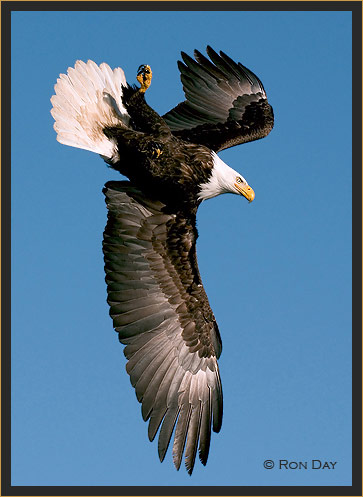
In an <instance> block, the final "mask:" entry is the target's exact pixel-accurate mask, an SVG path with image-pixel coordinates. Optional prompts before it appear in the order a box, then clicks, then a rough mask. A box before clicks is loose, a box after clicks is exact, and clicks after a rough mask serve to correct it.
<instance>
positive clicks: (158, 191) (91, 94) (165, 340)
mask: <svg viewBox="0 0 363 497" xmlns="http://www.w3.org/2000/svg"><path fill="white" fill-rule="evenodd" d="M181 55H182V59H183V62H181V61H179V62H178V66H179V70H180V73H181V81H182V83H183V89H184V93H185V101H184V102H182V103H179V104H178V105H177V106H176V107H174V108H173V109H172V110H170V111H169V112H167V113H166V114H165V115H164V116H162V117H161V116H160V115H159V114H157V113H156V112H155V111H154V110H153V109H152V108H151V107H150V106H148V104H147V103H146V100H145V92H146V90H147V88H148V87H149V85H150V82H151V78H152V72H151V68H150V66H148V65H141V66H140V67H139V69H138V71H137V80H138V82H139V83H140V87H137V86H135V85H129V84H128V83H127V82H126V79H125V75H124V73H123V71H122V69H120V68H116V69H114V70H111V69H110V67H109V66H108V65H107V64H105V63H103V64H101V65H100V66H98V65H97V64H95V63H94V62H93V61H90V60H89V61H88V62H87V63H84V62H82V61H77V62H76V64H75V67H74V68H69V69H68V73H67V74H66V75H65V74H61V75H60V77H59V79H58V80H57V84H56V85H55V93H56V94H55V95H54V96H53V97H52V99H51V102H52V104H53V108H52V110H51V113H52V115H53V117H54V119H55V124H54V128H55V130H56V132H57V139H58V141H59V142H60V143H63V144H66V145H70V146H73V147H79V148H83V149H86V150H90V151H92V152H95V153H97V154H100V155H101V156H102V158H103V159H104V160H105V161H106V162H107V163H108V164H109V165H110V166H111V167H112V168H113V169H116V170H117V171H119V172H120V173H122V174H123V175H124V176H126V177H127V178H129V181H109V182H107V183H106V185H105V187H104V190H103V192H104V194H105V198H106V204H107V208H108V220H107V225H106V228H105V231H104V240H103V252H104V261H105V272H106V284H107V292H108V299H107V301H108V304H109V305H110V315H111V317H112V319H113V325H114V328H115V330H116V331H117V332H118V334H119V340H120V342H121V343H122V344H124V345H125V346H126V347H125V349H124V353H125V356H126V358H127V360H128V362H127V366H126V370H127V372H128V374H129V375H130V380H131V383H132V385H133V387H134V388H135V391H136V396H137V399H138V401H139V402H141V404H142V417H143V419H144V420H145V421H147V420H149V426H148V435H149V439H150V441H152V440H153V439H154V438H155V436H156V434H157V432H158V431H159V440H158V452H159V458H160V461H163V460H164V457H165V454H166V451H167V449H168V446H169V442H170V439H171V437H172V434H173V431H174V442H173V449H172V455H173V461H174V464H175V466H176V468H177V469H179V467H180V464H181V460H182V457H183V453H184V452H185V465H186V469H187V471H188V472H189V474H191V473H192V471H193V468H194V463H195V459H196V454H197V451H198V449H199V458H200V460H201V462H202V463H203V464H204V465H205V464H206V462H207V458H208V453H209V446H210V438H211V430H212V428H213V431H215V432H219V430H220V428H221V424H222V411H223V400H222V385H221V379H220V375H219V368H218V362H217V359H218V358H219V356H220V354H221V350H222V343H221V337H220V334H219V331H218V326H217V323H216V320H215V318H214V315H213V312H212V310H211V308H210V305H209V302H208V298H207V295H206V293H205V291H204V288H203V285H202V281H201V277H200V274H199V270H198V264H197V255H196V240H197V236H198V233H197V229H196V213H197V209H198V206H199V205H200V203H201V202H202V201H203V200H206V199H209V198H212V197H215V196H217V195H219V194H222V193H228V192H229V193H235V194H237V195H242V196H244V197H245V198H246V199H247V200H248V201H252V200H253V199H254V192H253V190H252V188H251V187H250V186H249V185H248V183H247V181H246V180H245V178H244V177H243V176H242V175H241V174H240V173H238V172H236V171H235V170H233V169H232V168H231V167H229V166H228V165H227V164H225V163H224V162H223V161H222V160H221V159H220V158H219V157H218V155H217V152H219V151H220V150H223V149H226V148H228V147H232V146H235V145H238V144H240V143H245V142H248V141H252V140H257V139H259V138H263V137H264V136H266V135H267V134H268V133H269V132H270V131H271V129H272V127H273V111H272V108H271V106H270V105H269V103H268V102H267V97H266V93H265V90H264V87H263V85H262V83H261V81H260V80H259V79H258V77H257V76H255V74H253V73H252V72H251V71H250V70H249V69H247V68H246V67H244V66H243V65H242V64H241V63H236V62H234V61H233V60H232V59H231V58H230V57H228V56H227V55H226V54H225V53H223V52H220V54H217V53H216V52H215V51H214V50H213V49H212V48H211V47H209V46H208V47H207V55H208V56H209V58H207V57H206V56H204V55H202V54H201V53H200V52H199V51H197V50H195V51H194V59H193V58H192V57H190V56H188V55H187V54H185V53H183V52H182V54H181Z"/></svg>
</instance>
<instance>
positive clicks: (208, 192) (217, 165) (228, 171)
mask: <svg viewBox="0 0 363 497" xmlns="http://www.w3.org/2000/svg"><path fill="white" fill-rule="evenodd" d="M212 160H213V168H212V174H211V176H210V178H209V179H208V181H207V182H206V183H203V184H201V185H200V191H199V194H198V200H207V199H208V198H213V197H216V196H217V195H221V194H222V193H236V192H235V190H234V189H233V188H232V186H231V185H232V184H233V180H234V179H235V178H236V177H237V176H239V174H238V173H237V171H235V170H234V169H232V168H231V167H229V166H228V165H227V164H226V163H225V162H223V161H222V159H220V158H219V157H218V155H217V154H216V153H215V152H212Z"/></svg>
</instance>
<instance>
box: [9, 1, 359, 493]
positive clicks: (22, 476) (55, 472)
mask: <svg viewBox="0 0 363 497" xmlns="http://www.w3.org/2000/svg"><path fill="white" fill-rule="evenodd" d="M12 37H13V38H12V105H13V115H12V367H13V369H12V395H13V404H12V454H13V456H12V483H13V485H350V484H351V14H350V13H349V12H238V11H236V12H96V13H92V12H73V13H72V12H66V13H62V12H52V13H51V12H34V13H31V12H17V13H13V14H12ZM207 44H210V45H211V46H212V47H214V48H215V49H216V50H220V49H222V50H224V51H225V52H227V53H228V54H229V55H230V56H231V57H232V58H234V59H235V60H237V61H241V62H242V63H243V64H245V65H246V66H247V67H249V68H250V69H252V70H253V71H254V72H256V74H257V75H258V76H259V77H260V78H261V80H262V81H263V83H264V86H265V88H266V91H267V94H268V97H269V100H270V102H271V104H272V105H273V107H274V111H275V118H276V124H275V128H274V130H273V131H272V132H271V134H270V135H269V136H268V137H267V138H265V139H263V140H260V141H256V142H253V143H250V144H246V145H243V146H240V147H235V148H233V149H230V150H227V151H224V152H223V153H221V157H222V159H223V160H224V161H225V162H227V163H228V164H229V165H231V167H233V168H234V169H237V170H238V171H240V172H241V173H242V174H243V176H244V177H245V178H246V179H247V180H248V182H249V183H250V184H251V186H252V187H253V188H254V190H255V192H256V198H255V201H254V202H253V203H252V204H248V203H247V202H246V201H245V200H244V199H242V198H241V197H237V196H233V195H224V196H221V197H218V198H216V199H213V200H208V201H207V202H205V203H203V205H202V206H201V208H200V210H199V215H198V228H199V233H200V238H199V240H198V258H199V265H200V270H201V274H202V277H203V281H204V285H205V287H206V290H207V293H208V296H209V299H210V302H211V305H212V308H213V310H214V312H215V315H216V318H217V320H218V323H219V327H220V331H221V334H222V340H223V353H222V356H221V359H220V369H221V375H222V382H223V390H224V399H225V404H224V418H223V426H222V431H221V432H220V433H219V434H218V435H216V434H213V437H212V444H211V452H210V457H209V461H208V464H207V466H206V468H204V467H203V466H202V465H201V464H200V463H199V462H198V461H197V462H196V467H195V470H194V473H193V475H192V477H189V476H188V475H187V473H186V472H185V470H184V469H183V468H181V470H180V471H179V472H176V471H175V469H174V467H173V465H172V460H171V453H170V452H171V451H170V448H169V452H168V454H167V457H166V460H165V461H164V463H163V464H160V462H159V460H158V456H157V443H156V442H154V443H153V444H151V443H150V442H149V441H148V439H147V425H146V424H145V423H144V422H143V421H142V418H141V413H140V405H139V404H138V402H137V400H136V397H135V394H134V390H133V388H132V387H131V385H130V383H129V377H128V375H127V374H126V372H125V363H126V360H125V358H124V356H123V352H122V347H121V345H120V344H119V342H118V338H117V334H116V333H115V332H114V331H113V329H112V322H111V319H110V318H109V316H108V306H107V304H106V286H105V282H104V273H103V256H102V250H101V241H102V233H103V229H104V226H105V222H106V208H105V204H104V197H103V194H102V187H103V185H104V183H105V182H106V181H108V180H112V179H113V180H117V179H121V178H120V176H119V175H118V173H116V172H115V171H112V170H110V169H108V168H107V167H106V165H105V164H104V163H103V162H102V160H101V159H100V158H99V157H98V156H97V155H95V154H92V153H90V152H86V151H83V150H79V149H74V148H70V147H66V146H63V145H60V144H59V143H58V142H57V141H56V134H55V132H54V130H53V129H52V126H53V120H52V117H51V115H50V112H49V111H50V108H51V104H50V101H49V99H50V97H51V95H52V93H53V86H54V84H55V82H56V78H57V76H58V74H59V73H60V72H66V70H67V67H68V66H73V65H74V62H75V61H76V60H77V59H82V60H87V59H93V60H94V61H96V62H97V63H101V62H103V61H105V62H107V63H108V64H110V65H111V66H112V67H116V66H121V67H122V68H123V69H124V70H125V73H126V76H127V79H128V81H129V82H130V83H134V82H136V81H135V73H136V70H137V68H138V66H139V65H140V64H142V63H147V64H150V65H151V67H152V70H153V74H154V78H153V82H152V86H151V88H150V90H148V92H147V99H148V102H149V103H150V104H151V105H152V106H153V107H154V108H155V109H156V110H158V111H159V113H161V114H163V113H165V112H166V111H167V110H169V109H170V108H172V107H173V106H174V105H176V104H177V103H178V102H180V101H181V100H183V92H182V86H181V83H180V81H179V73H178V69H177V65H176V60H177V59H178V58H180V51H181V50H184V51H186V52H187V53H189V54H191V53H192V51H193V49H194V48H198V49H199V50H201V51H204V49H205V47H206V45H207ZM265 459H273V460H275V461H276V462H277V461H279V460H280V459H287V460H289V461H308V462H310V463H311V460H312V459H321V460H323V461H325V460H327V461H333V462H335V461H337V464H336V466H335V469H334V470H332V469H330V470H329V469H325V470H311V469H309V470H286V469H281V470H280V469H278V468H275V469H271V470H266V469H264V468H263V461H264V460H265ZM310 463H309V464H310Z"/></svg>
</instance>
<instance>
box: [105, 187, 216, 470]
mask: <svg viewBox="0 0 363 497" xmlns="http://www.w3.org/2000/svg"><path fill="white" fill-rule="evenodd" d="M104 193H105V196H106V203H107V207H108V221H107V225H106V228H105V232H104V242H103V251H104V258H105V271H106V283H107V292H108V303H109V305H110V315H111V317H112V319H113V324H114V327H115V329H116V331H117V332H118V333H119V339H120V341H121V342H122V343H123V344H125V345H126V347H125V349H124V353H125V355H126V357H127V359H128V363H127V372H128V373H129V375H130V379H131V383H132V385H133V386H134V387H135V390H136V396H137V399H138V400H139V402H141V403H142V416H143V418H144V420H145V421H146V420H148V419H149V430H148V433H149V439H150V440H153V439H154V437H155V435H156V433H157V431H158V429H159V427H160V426H161V428H160V434H159V443H158V450H159V457H160V460H161V461H162V460H163V459H164V457H165V454H166V451H167V448H168V445H169V442H170V439H171V435H172V432H173V429H174V427H175V436H174V444H173V460H174V464H175V466H176V467H177V469H179V467H180V463H181V459H182V456H183V452H184V448H185V464H186V468H187V470H188V472H189V473H191V472H192V471H193V467H194V462H195V456H196V452H197V449H198V445H199V457H200V460H201V461H202V463H203V464H206V462H207V458H208V452H209V445H210V436H211V427H213V430H214V431H216V432H218V431H219V430H220V428H221V423H222V410H223V404H222V402H223V401H222V386H221V380H220V376H219V369H218V363H217V358H218V357H219V355H220V353H221V347H222V346H221V340H220V336H219V332H218V327H217V323H216V322H215V319H214V316H213V313H212V311H211V308H210V306H209V303H208V299H207V296H206V294H205V291H204V288H203V286H202V283H201V280H200V275H199V271H198V267H197V260H196V251H195V242H196V237H197V231H196V228H195V224H194V222H193V221H191V220H190V219H186V218H185V217H184V216H183V215H181V214H180V213H179V214H178V213H173V212H168V209H167V208H166V206H165V205H164V204H162V203H161V202H159V201H155V200H151V199H149V198H146V197H145V195H144V194H143V193H141V191H140V190H138V189H137V188H135V187H133V185H132V183H130V182H127V181H126V182H115V181H111V182H108V183H106V185H105V188H104Z"/></svg>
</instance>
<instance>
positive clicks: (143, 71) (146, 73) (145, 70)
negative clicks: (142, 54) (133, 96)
mask: <svg viewBox="0 0 363 497" xmlns="http://www.w3.org/2000/svg"><path fill="white" fill-rule="evenodd" d="M152 76H153V73H152V71H151V67H150V66H148V65H146V64H141V66H140V67H139V68H138V70H137V76H136V79H137V81H138V82H139V83H140V85H141V88H140V89H139V92H140V93H145V92H146V90H147V89H148V88H149V86H150V85H151V79H152Z"/></svg>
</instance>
